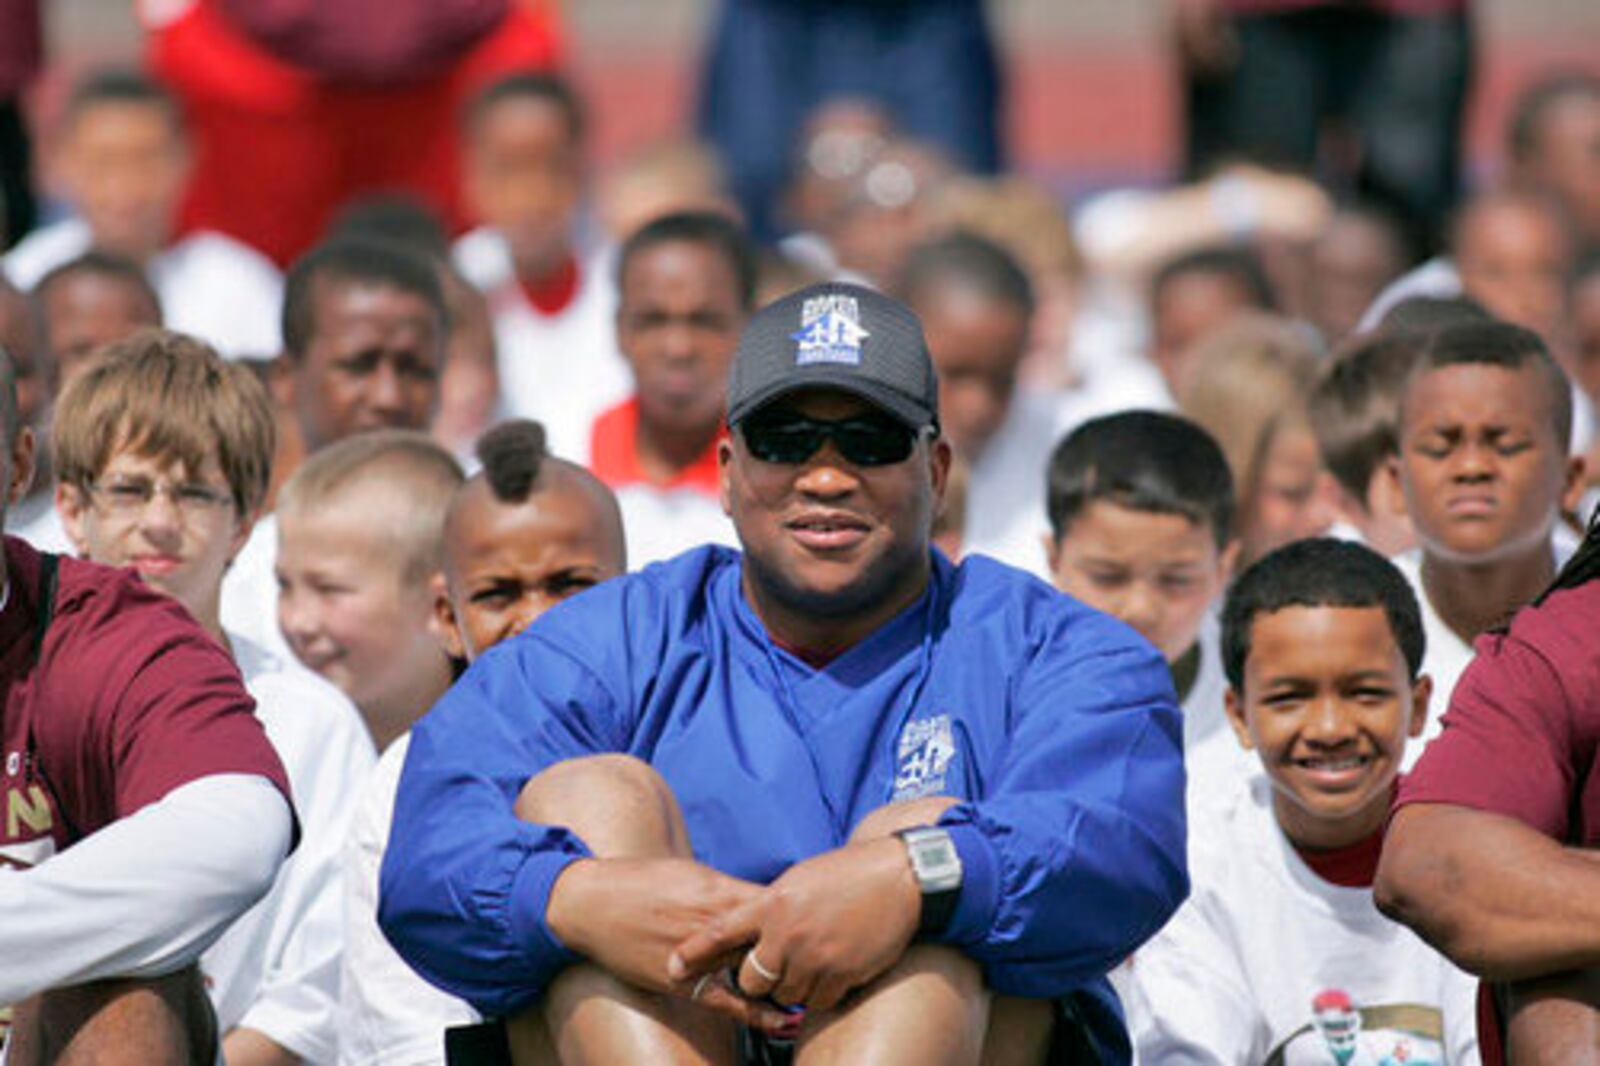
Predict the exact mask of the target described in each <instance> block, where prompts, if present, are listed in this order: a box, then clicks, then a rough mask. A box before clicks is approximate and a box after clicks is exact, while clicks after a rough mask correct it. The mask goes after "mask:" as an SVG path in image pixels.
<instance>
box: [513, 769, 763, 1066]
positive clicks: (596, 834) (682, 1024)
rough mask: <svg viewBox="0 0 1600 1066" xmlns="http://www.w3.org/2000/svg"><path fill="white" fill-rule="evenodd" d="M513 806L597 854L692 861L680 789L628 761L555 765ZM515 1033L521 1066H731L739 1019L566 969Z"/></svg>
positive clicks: (589, 971)
mask: <svg viewBox="0 0 1600 1066" xmlns="http://www.w3.org/2000/svg"><path fill="white" fill-rule="evenodd" d="M515 809H516V813H517V816H518V817H519V818H522V819H523V820H524V821H529V822H537V823H539V824H541V825H560V826H565V827H567V828H568V829H571V830H572V831H573V832H574V833H576V834H577V835H578V837H579V838H580V839H582V840H583V842H584V843H585V844H587V845H589V849H590V850H591V851H593V852H594V854H595V856H596V857H598V858H602V859H667V858H692V857H693V853H692V852H691V850H690V848H689V834H688V831H687V830H686V829H685V828H684V824H683V814H682V812H681V811H679V810H678V801H677V799H676V798H674V797H673V795H672V790H671V789H670V788H668V787H667V783H666V782H665V781H663V780H662V779H661V776H660V775H659V774H657V773H656V772H655V771H654V770H653V769H651V768H650V767H649V766H648V765H646V764H645V763H643V762H640V761H639V760H638V759H633V758H630V757H628V756H623V755H597V756H593V757H590V758H586V759H573V760H570V761H568V762H563V763H557V764H556V765H554V766H552V767H550V768H549V769H547V770H545V771H544V772H543V773H540V774H538V775H537V776H535V777H534V778H533V779H532V780H530V781H529V782H528V783H527V785H526V786H524V788H523V790H522V795H521V796H520V797H519V798H518V800H517V804H516V808H515ZM507 1032H508V1035H509V1037H510V1041H511V1054H512V1058H513V1060H514V1061H516V1062H517V1063H518V1064H519V1066H529V1064H533V1063H554V1062H560V1063H562V1064H563V1066H574V1064H582V1063H608V1064H609V1063H651V1064H654V1063H685V1064H688V1063H694V1064H700V1063H724V1062H728V1063H731V1062H732V1061H733V1048H734V1043H733V1040H734V1035H733V1027H732V1023H731V1022H729V1021H727V1020H725V1019H722V1018H720V1017H719V1016H717V1015H714V1014H712V1013H711V1012H710V1011H707V1010H705V1009H703V1008H700V1007H697V1006H695V1005H694V1004H692V1003H689V1002H688V1001H687V1000H680V999H674V998H670V997H665V996H660V995H657V994H655V993H652V992H646V991H644V990H642V989H638V988H635V987H633V986H632V985H628V984H625V983H623V982H622V981H619V980H618V979H616V978H615V977H612V976H611V975H610V974H609V973H607V972H606V971H604V970H602V969H600V968H599V967H598V966H594V965H590V964H588V963H584V964H580V965H577V966H573V967H570V968H569V969H567V970H565V971H564V972H563V973H562V974H561V976H560V977H558V978H556V980H555V982H554V983H553V984H552V985H551V986H550V991H549V993H548V994H547V995H546V996H545V999H544V1002H543V1003H541V1004H540V1005H539V1006H537V1007H534V1008H531V1009H530V1010H528V1011H526V1012H524V1013H523V1014H522V1015H520V1016H518V1017H516V1018H513V1019H511V1021H510V1022H508V1023H507Z"/></svg>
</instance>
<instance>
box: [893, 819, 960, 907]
mask: <svg viewBox="0 0 1600 1066" xmlns="http://www.w3.org/2000/svg"><path fill="white" fill-rule="evenodd" d="M905 841H906V849H907V851H908V852H909V854H910V857H911V868H912V870H914V871H915V872H916V875H917V881H918V882H919V883H920V884H921V886H922V891H923V892H940V891H944V890H946V889H952V888H956V887H959V886H960V884H961V856H960V854H958V853H957V851H956V846H955V844H953V843H951V841H950V835H949V834H948V833H946V832H944V831H943V830H941V829H933V830H928V831H925V832H920V833H908V834H906V837H905Z"/></svg>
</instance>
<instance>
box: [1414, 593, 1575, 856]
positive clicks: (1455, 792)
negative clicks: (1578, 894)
mask: <svg viewBox="0 0 1600 1066" xmlns="http://www.w3.org/2000/svg"><path fill="white" fill-rule="evenodd" d="M1476 651H1477V654H1476V656H1475V657H1474V659H1473V661H1472V664H1471V665H1470V666H1468V667H1467V669H1466V672H1465V673H1463V674H1462V675H1461V680H1460V681H1459V682H1457V684H1456V689H1455V695H1454V696H1453V698H1452V699H1451V700H1450V709H1449V711H1448V712H1447V713H1446V715H1445V717H1444V732H1443V733H1441V734H1440V735H1439V737H1438V738H1437V739H1436V740H1434V741H1433V742H1432V743H1430V744H1429V745H1428V750H1427V751H1425V752H1423V755H1422V758H1421V760H1420V761H1419V762H1418V763H1417V765H1416V768H1415V769H1414V770H1412V772H1411V773H1410V774H1409V775H1407V777H1406V779H1405V782H1404V783H1403V784H1402V785H1401V788H1400V799H1399V806H1404V805H1405V804H1407V803H1450V804H1455V805H1456V806H1460V807H1471V808H1473V809H1474V810H1480V811H1492V812H1494V813H1496V814H1504V815H1509V816H1510V817H1512V818H1516V819H1518V820H1519V821H1522V822H1524V823H1526V824H1527V825H1529V826H1531V827H1533V828H1534V829H1537V830H1538V831H1539V832H1541V833H1543V834H1545V835H1546V836H1548V837H1551V838H1553V839H1555V840H1559V841H1561V842H1563V843H1565V844H1569V845H1580V846H1583V847H1594V846H1596V845H1597V844H1600V581H1590V582H1588V583H1587V584H1584V585H1579V586H1578V587H1577V588H1572V589H1563V590H1561V591H1559V592H1556V593H1555V594H1553V595H1551V596H1550V597H1549V598H1548V599H1546V600H1545V601H1544V603H1542V604H1540V605H1539V606H1537V607H1527V608H1524V609H1523V610H1522V611H1520V612H1518V614H1517V616H1516V618H1515V619H1514V620H1513V621H1512V623H1511V629H1510V632H1509V633H1503V634H1489V635H1486V636H1482V637H1479V638H1478V641H1477V647H1476Z"/></svg>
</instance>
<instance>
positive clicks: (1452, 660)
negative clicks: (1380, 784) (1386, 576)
mask: <svg viewBox="0 0 1600 1066" xmlns="http://www.w3.org/2000/svg"><path fill="white" fill-rule="evenodd" d="M1552 541H1553V544H1552V550H1553V552H1554V554H1555V562H1556V569H1558V570H1559V569H1560V568H1561V567H1562V566H1563V565H1564V564H1565V563H1566V561H1567V560H1568V559H1570V558H1571V557H1572V553H1573V551H1574V550H1575V549H1576V547H1577V541H1576V539H1575V538H1574V537H1573V535H1572V533H1571V532H1570V531H1569V530H1567V529H1566V527H1565V526H1560V525H1558V526H1557V527H1556V535H1555V536H1554V537H1552ZM1390 562H1392V563H1394V565H1395V566H1396V567H1398V568H1399V570H1400V572H1401V573H1402V574H1404V575H1405V576H1406V580H1407V581H1409V582H1411V590H1412V591H1413V592H1415V593H1416V594H1417V605H1418V606H1419V607H1420V608H1421V609H1422V632H1423V636H1424V637H1425V638H1426V639H1427V642H1428V647H1427V651H1426V652H1425V653H1424V654H1423V657H1422V672H1423V673H1425V674H1427V675H1428V676H1429V677H1431V678H1433V695H1432V696H1431V697H1430V698H1429V700H1428V724H1427V726H1426V727H1425V728H1424V729H1423V731H1422V736H1420V737H1417V738H1415V739H1414V740H1412V741H1411V742H1410V743H1408V744H1407V745H1406V756H1405V761H1404V763H1403V764H1402V769H1403V770H1410V769H1411V768H1412V767H1413V766H1415V765H1416V764H1417V760H1418V759H1420V758H1421V757H1422V749H1423V748H1425V747H1427V746H1428V744H1429V742H1431V741H1432V740H1433V738H1434V737H1436V736H1438V735H1439V733H1440V731H1441V730H1443V728H1444V726H1443V723H1442V722H1441V719H1442V718H1443V717H1444V712H1445V711H1446V710H1448V709H1449V707H1450V695H1451V693H1453V692H1455V690H1456V682H1457V681H1459V680H1461V675H1462V673H1464V672H1465V671H1466V669H1467V664H1468V663H1470V662H1472V656H1473V649H1472V644H1471V642H1469V641H1465V640H1462V639H1461V637H1460V636H1459V635H1457V633H1456V631H1455V630H1453V629H1451V628H1450V627H1449V626H1448V625H1446V624H1445V622H1444V619H1443V618H1441V617H1440V616H1439V612H1438V611H1437V610H1436V609H1435V608H1434V606H1433V602H1432V601H1431V600H1429V599H1428V593H1427V590H1426V589H1424V588H1423V586H1422V549H1421V548H1413V549H1411V550H1410V551H1408V552H1405V553H1403V554H1401V555H1397V556H1395V557H1394V558H1393V559H1391V560H1390Z"/></svg>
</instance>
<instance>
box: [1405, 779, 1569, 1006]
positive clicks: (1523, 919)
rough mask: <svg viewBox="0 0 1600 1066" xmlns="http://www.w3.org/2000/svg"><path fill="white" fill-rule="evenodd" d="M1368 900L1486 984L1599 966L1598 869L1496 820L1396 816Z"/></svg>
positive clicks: (1433, 808) (1421, 811) (1412, 813)
mask: <svg viewBox="0 0 1600 1066" xmlns="http://www.w3.org/2000/svg"><path fill="white" fill-rule="evenodd" d="M1374 891H1375V896H1376V899H1377V903H1378V907H1379V908H1380V909H1381V910H1382V911H1383V912H1384V913H1385V914H1387V915H1389V916H1390V917H1391V918H1394V919H1396V920H1397V921H1400V922H1404V923H1405V924H1406V925H1409V926H1411V927H1412V928H1413V929H1415V930H1416V931H1417V933H1418V934H1419V935H1421V936H1422V937H1423V939H1425V940H1427V941H1428V942H1429V943H1431V944H1433V945H1434V946H1435V947H1437V948H1438V949H1439V950H1440V951H1442V952H1443V953H1444V954H1446V955H1447V956H1449V957H1450V959H1451V960H1452V961H1454V962H1455V963H1456V964H1457V965H1458V966H1460V967H1462V968H1463V969H1465V970H1469V971H1471V972H1473V973H1476V974H1479V975H1480V976H1483V977H1486V978H1489V979H1492V980H1497V981H1516V980H1522V979H1525V978H1530V977H1538V976H1541V975H1543V974H1549V973H1556V972H1560V971H1564V970H1578V969H1587V968H1590V967H1594V966H1600V861H1596V856H1594V855H1593V854H1591V853H1589V852H1586V851H1582V850H1579V849H1575V848H1568V847H1564V846H1562V845H1561V844H1560V843H1558V842H1557V841H1554V840H1551V839H1550V838H1549V837H1546V836H1544V835H1543V834H1541V833H1539V832H1537V831H1535V830H1533V829H1531V828H1529V827H1528V826H1526V825H1524V824H1523V823H1521V822H1519V821H1516V820H1515V819H1512V818H1508V817H1505V816H1503V815H1498V814H1489V813H1486V812H1483V811H1475V810H1471V809H1469V808H1465V807H1455V806H1448V805H1443V804H1414V805H1412V806H1408V807H1405V808H1403V809H1402V810H1401V811H1400V812H1399V813H1398V814H1397V815H1396V816H1395V819H1394V822H1393V823H1392V825H1391V826H1390V828H1389V834H1388V838H1387V839H1386V841H1385V843H1384V851H1383V861H1382V863H1381V864H1380V866H1379V868H1378V880H1377V884H1376V886H1375V889H1374Z"/></svg>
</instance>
